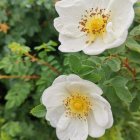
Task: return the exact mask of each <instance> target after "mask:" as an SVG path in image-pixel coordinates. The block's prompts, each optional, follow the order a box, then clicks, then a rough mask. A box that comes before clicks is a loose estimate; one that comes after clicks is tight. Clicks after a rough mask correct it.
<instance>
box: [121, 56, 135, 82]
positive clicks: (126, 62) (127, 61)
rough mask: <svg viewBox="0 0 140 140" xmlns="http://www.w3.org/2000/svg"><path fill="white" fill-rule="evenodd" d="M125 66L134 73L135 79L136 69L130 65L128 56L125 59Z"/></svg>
mask: <svg viewBox="0 0 140 140" xmlns="http://www.w3.org/2000/svg"><path fill="white" fill-rule="evenodd" d="M123 66H124V67H126V68H127V69H128V70H129V71H130V72H131V73H132V75H133V79H134V80H135V79H136V69H135V68H131V67H130V65H129V60H128V58H126V59H125V60H124V61H123Z"/></svg>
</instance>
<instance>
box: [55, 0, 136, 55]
mask: <svg viewBox="0 0 140 140" xmlns="http://www.w3.org/2000/svg"><path fill="white" fill-rule="evenodd" d="M134 2H135V0H61V1H58V2H57V3H56V5H55V8H56V11H57V12H58V14H59V17H58V18H56V19H55V20H54V26H55V28H56V30H57V31H58V32H59V41H60V42H61V45H60V46H59V50H60V51H62V52H78V51H83V52H84V53H85V54H88V55H97V54H100V53H102V52H104V51H105V50H106V49H110V48H115V47H119V46H120V45H121V44H123V43H124V42H125V40H126V38H127V34H128V29H129V27H130V25H131V24H132V22H133V19H134V9H133V4H134Z"/></svg>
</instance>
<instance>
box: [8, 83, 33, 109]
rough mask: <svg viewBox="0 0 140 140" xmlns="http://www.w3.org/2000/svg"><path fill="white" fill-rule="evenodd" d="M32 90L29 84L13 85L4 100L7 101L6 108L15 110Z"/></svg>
mask: <svg viewBox="0 0 140 140" xmlns="http://www.w3.org/2000/svg"><path fill="white" fill-rule="evenodd" d="M31 89H32V86H31V84H29V83H27V82H21V83H17V84H15V85H14V86H13V87H12V88H11V89H10V90H9V92H8V94H7V95H6V97H5V99H6V100H7V103H6V108H7V109H11V108H17V107H19V106H20V105H21V104H22V103H23V102H24V101H25V99H26V98H27V97H28V95H29V93H30V91H31Z"/></svg>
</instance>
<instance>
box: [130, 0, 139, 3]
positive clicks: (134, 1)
mask: <svg viewBox="0 0 140 140" xmlns="http://www.w3.org/2000/svg"><path fill="white" fill-rule="evenodd" d="M131 1H132V3H133V4H134V3H136V2H137V1H139V0H131Z"/></svg>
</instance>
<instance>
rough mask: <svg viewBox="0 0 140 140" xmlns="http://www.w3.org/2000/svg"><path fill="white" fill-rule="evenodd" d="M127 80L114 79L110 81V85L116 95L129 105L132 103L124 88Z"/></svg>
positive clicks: (126, 88)
mask: <svg viewBox="0 0 140 140" xmlns="http://www.w3.org/2000/svg"><path fill="white" fill-rule="evenodd" d="M127 82H128V80H127V79H125V78H123V77H119V76H117V77H115V78H114V79H112V80H111V81H110V84H111V85H112V86H113V88H114V89H115V92H116V95H117V96H118V97H119V98H120V99H121V100H122V101H124V102H125V103H130V102H131V101H132V95H131V93H130V91H129V89H128V87H127V86H126V84H127Z"/></svg>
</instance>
